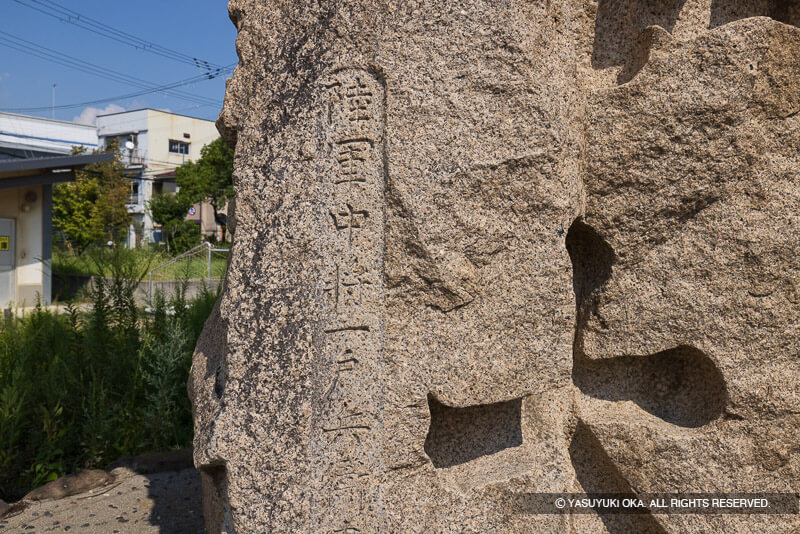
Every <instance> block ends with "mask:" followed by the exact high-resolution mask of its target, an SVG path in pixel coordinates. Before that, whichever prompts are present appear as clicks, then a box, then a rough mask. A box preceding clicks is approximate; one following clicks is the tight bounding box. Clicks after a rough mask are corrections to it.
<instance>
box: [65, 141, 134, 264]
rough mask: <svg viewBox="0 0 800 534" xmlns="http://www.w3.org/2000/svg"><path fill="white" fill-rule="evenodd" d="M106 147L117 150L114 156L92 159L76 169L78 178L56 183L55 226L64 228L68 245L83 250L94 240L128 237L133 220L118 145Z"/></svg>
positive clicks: (96, 241) (106, 240)
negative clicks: (94, 160) (128, 205)
mask: <svg viewBox="0 0 800 534" xmlns="http://www.w3.org/2000/svg"><path fill="white" fill-rule="evenodd" d="M105 151H106V152H112V153H113V154H115V157H114V160H112V161H108V162H102V163H91V164H89V165H87V166H86V167H85V168H84V169H83V170H78V171H75V176H76V179H75V181H74V182H67V183H62V184H56V185H55V186H54V187H53V226H54V227H55V228H56V229H57V230H61V231H62V232H64V235H65V236H66V239H67V245H68V246H70V247H72V248H73V249H75V250H76V251H77V252H78V253H79V254H80V253H82V252H83V251H84V250H86V248H87V247H88V246H90V245H93V244H100V243H106V242H108V241H113V242H115V243H117V242H120V241H122V240H124V239H125V237H126V236H127V233H128V227H129V226H130V224H131V215H130V213H128V208H127V206H126V203H127V201H128V199H129V198H130V182H129V181H128V180H127V179H126V178H125V175H124V169H125V167H124V166H123V165H122V162H121V161H120V158H119V153H118V151H117V148H116V146H113V145H110V146H109V147H108V148H106V150H105ZM81 153H83V149H79V148H76V149H74V150H73V151H72V154H73V155H77V154H81Z"/></svg>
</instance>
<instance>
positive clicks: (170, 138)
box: [97, 109, 219, 246]
mask: <svg viewBox="0 0 800 534" xmlns="http://www.w3.org/2000/svg"><path fill="white" fill-rule="evenodd" d="M97 135H98V138H99V140H98V143H99V144H100V146H102V147H105V146H108V145H109V144H110V143H112V142H116V144H117V146H118V147H119V148H120V150H121V151H122V155H123V162H124V163H125V166H126V169H127V174H128V177H129V178H130V179H131V199H130V203H129V204H128V210H129V211H130V213H131V214H133V218H134V225H133V227H132V228H131V236H130V240H129V244H130V246H136V245H137V244H139V243H141V242H157V241H160V240H161V232H160V229H159V228H158V227H157V225H155V224H154V223H153V220H152V219H151V218H150V215H149V213H148V210H147V202H148V201H149V200H150V198H151V197H152V196H153V194H156V193H161V192H174V191H175V189H176V188H175V174H174V172H172V171H174V169H175V168H176V167H178V166H179V165H181V164H183V163H185V162H186V161H194V160H197V159H199V158H200V150H201V149H202V148H203V147H204V146H205V145H207V144H208V143H210V142H211V141H213V140H214V139H216V138H217V137H219V133H218V132H217V128H216V126H215V124H214V122H213V121H209V120H205V119H198V118H195V117H188V116H185V115H177V114H175V113H168V112H165V111H159V110H155V109H140V110H136V111H123V112H120V113H112V114H109V115H100V116H98V117H97ZM202 208H203V207H200V206H198V207H197V208H196V210H195V211H198V210H202ZM206 211H208V210H206Z"/></svg>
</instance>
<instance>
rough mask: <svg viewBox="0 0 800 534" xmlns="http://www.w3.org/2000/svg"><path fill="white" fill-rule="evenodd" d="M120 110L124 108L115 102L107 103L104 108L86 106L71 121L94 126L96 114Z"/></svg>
mask: <svg viewBox="0 0 800 534" xmlns="http://www.w3.org/2000/svg"><path fill="white" fill-rule="evenodd" d="M120 111H125V108H123V107H122V106H118V105H116V104H109V105H107V106H106V107H105V109H99V108H86V109H84V110H83V111H81V114H80V115H78V116H77V117H75V118H73V119H72V122H77V123H80V124H90V125H92V126H94V125H95V124H97V116H98V115H106V114H108V113H119V112H120Z"/></svg>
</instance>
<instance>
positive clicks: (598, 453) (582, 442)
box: [569, 421, 666, 534]
mask: <svg viewBox="0 0 800 534" xmlns="http://www.w3.org/2000/svg"><path fill="white" fill-rule="evenodd" d="M569 454H570V459H571V460H572V465H573V467H574V468H575V474H576V475H577V477H578V482H580V484H581V487H582V488H583V491H584V492H585V493H626V494H635V492H634V490H633V488H631V486H630V484H628V482H627V481H626V480H625V478H624V477H623V476H622V474H621V473H620V472H619V471H618V470H617V468H616V467H615V466H614V463H613V462H612V461H611V459H610V458H609V457H608V455H607V454H606V453H605V451H604V450H603V446H602V445H601V444H600V442H599V441H598V440H597V438H596V437H595V436H594V434H592V431H591V430H590V429H589V427H588V426H586V424H584V423H583V422H581V421H578V424H577V426H576V428H575V433H574V434H573V436H572V442H571V443H570V446H569ZM598 515H599V516H600V519H602V520H603V524H604V525H605V527H606V529H607V530H608V532H609V533H610V534H628V533H632V532H636V533H639V534H666V530H664V528H663V527H662V526H661V525H659V524H658V522H657V521H656V520H655V518H654V517H653V516H652V514H650V513H645V514H598Z"/></svg>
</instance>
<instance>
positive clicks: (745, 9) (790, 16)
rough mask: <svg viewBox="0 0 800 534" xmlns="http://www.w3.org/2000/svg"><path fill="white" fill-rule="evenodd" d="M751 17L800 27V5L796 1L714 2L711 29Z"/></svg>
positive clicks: (735, 0) (737, 0)
mask: <svg viewBox="0 0 800 534" xmlns="http://www.w3.org/2000/svg"><path fill="white" fill-rule="evenodd" d="M750 17H770V18H772V19H775V20H777V21H778V22H783V23H784V24H791V25H792V26H800V3H798V2H796V1H795V0H714V1H713V2H712V4H711V21H710V23H709V27H710V28H716V27H718V26H723V25H725V24H728V23H729V22H734V21H736V20H741V19H746V18H750Z"/></svg>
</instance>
